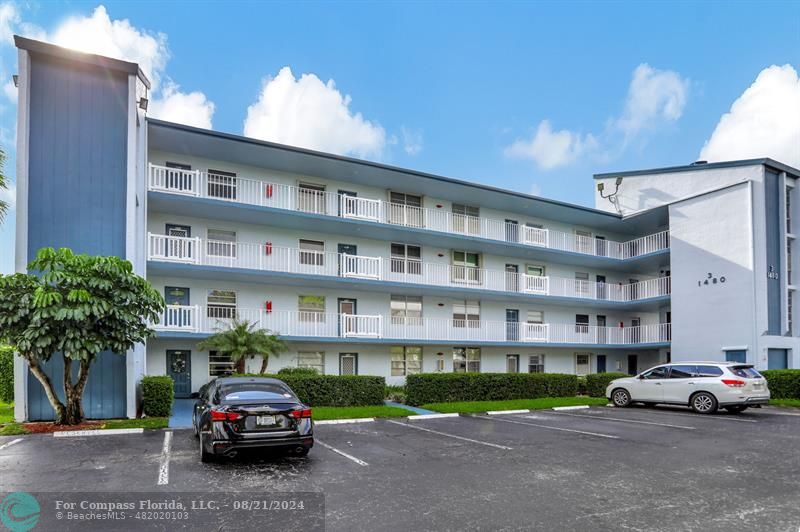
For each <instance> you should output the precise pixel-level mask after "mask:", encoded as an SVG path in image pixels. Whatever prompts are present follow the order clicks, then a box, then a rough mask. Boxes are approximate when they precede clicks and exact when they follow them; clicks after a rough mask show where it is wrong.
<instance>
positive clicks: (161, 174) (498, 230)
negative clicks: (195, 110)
mask: <svg viewBox="0 0 800 532" xmlns="http://www.w3.org/2000/svg"><path fill="white" fill-rule="evenodd" d="M148 179H149V189H150V190H152V191H157V192H168V193H171V194H182V195H189V196H198V197H204V198H213V199H217V200H222V201H230V202H235V203H246V204H249V205H259V206H262V207H272V208H275V209H285V210H293V211H301V212H308V213H313V214H322V215H326V216H335V217H340V218H355V219H360V220H367V221H371V222H376V223H381V224H392V225H402V226H406V227H414V228H422V229H428V230H431V231H439V232H443V233H449V234H459V235H469V236H476V237H481V238H486V239H490V240H500V241H503V242H511V243H516V244H523V245H526V246H533V247H542V248H548V249H555V250H560V251H568V252H573V253H581V254H585V255H592V256H598V257H609V258H613V259H630V258H633V257H638V256H641V255H647V254H649V253H654V252H657V251H662V250H665V249H668V248H669V232H668V231H662V232H660V233H656V234H653V235H648V236H645V237H641V238H636V239H634V240H629V241H627V242H614V241H612V240H605V239H600V238H594V237H589V236H581V235H578V234H572V233H565V232H561V231H555V230H550V229H546V228H538V227H529V226H526V225H522V226H520V225H519V224H516V223H508V222H506V221H504V220H494V219H490V218H483V217H475V216H467V215H463V214H457V213H453V212H448V211H445V210H442V209H427V208H423V207H414V206H409V205H401V204H398V203H391V202H387V201H383V200H378V199H370V198H360V197H356V196H351V195H347V194H337V193H333V192H326V191H324V190H317V189H316V188H314V187H310V186H302V185H301V186H293V185H283V184H279V183H269V182H267V181H263V180H260V179H250V178H245V177H238V176H235V177H234V176H229V175H221V174H216V173H213V172H203V171H200V170H180V169H175V168H166V167H163V166H157V165H154V164H151V165H149V178H148Z"/></svg>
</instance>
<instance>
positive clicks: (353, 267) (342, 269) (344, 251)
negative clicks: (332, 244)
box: [338, 244, 358, 275]
mask: <svg viewBox="0 0 800 532" xmlns="http://www.w3.org/2000/svg"><path fill="white" fill-rule="evenodd" d="M338 251H339V275H345V274H348V273H350V274H353V273H356V274H357V273H358V266H357V264H356V262H355V259H350V260H349V261H348V260H347V259H345V258H344V257H342V255H358V247H357V246H356V245H355V244H339V247H338Z"/></svg>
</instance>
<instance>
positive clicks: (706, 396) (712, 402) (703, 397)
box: [689, 392, 717, 414]
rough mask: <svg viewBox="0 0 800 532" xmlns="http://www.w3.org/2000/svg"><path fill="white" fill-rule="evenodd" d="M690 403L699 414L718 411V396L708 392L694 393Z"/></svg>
mask: <svg viewBox="0 0 800 532" xmlns="http://www.w3.org/2000/svg"><path fill="white" fill-rule="evenodd" d="M689 404H690V406H691V407H692V410H694V411H695V412H697V413H698V414H713V413H714V412H716V411H717V398H716V397H714V396H713V395H711V394H710V393H708V392H698V393H696V394H694V395H693V396H692V398H691V399H690V400H689Z"/></svg>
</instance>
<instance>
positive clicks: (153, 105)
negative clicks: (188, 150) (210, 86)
mask: <svg viewBox="0 0 800 532" xmlns="http://www.w3.org/2000/svg"><path fill="white" fill-rule="evenodd" d="M179 89H180V87H179V86H178V85H176V84H175V83H172V82H168V83H166V84H165V85H164V89H163V90H162V91H161V95H160V96H159V98H157V99H154V100H153V101H151V102H150V106H149V110H150V116H152V117H154V118H159V119H161V120H168V121H170V122H180V123H181V124H187V125H190V126H194V127H202V128H205V129H211V118H212V117H213V116H214V103H213V102H211V101H209V100H208V98H206V95H205V94H203V93H202V92H197V91H195V92H190V93H185V92H181V91H180V90H179Z"/></svg>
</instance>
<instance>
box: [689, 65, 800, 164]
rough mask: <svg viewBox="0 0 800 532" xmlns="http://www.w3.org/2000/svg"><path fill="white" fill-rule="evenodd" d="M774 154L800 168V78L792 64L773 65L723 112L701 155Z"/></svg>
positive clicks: (746, 156) (726, 157)
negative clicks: (727, 110) (726, 111)
mask: <svg viewBox="0 0 800 532" xmlns="http://www.w3.org/2000/svg"><path fill="white" fill-rule="evenodd" d="M758 157H771V158H773V159H776V160H778V161H781V162H783V163H786V164H789V165H792V166H794V167H796V168H800V79H798V75H797V71H796V70H795V69H794V68H793V67H792V66H791V65H783V66H777V65H772V66H770V67H769V68H765V69H764V70H762V71H761V73H759V75H758V77H757V78H756V80H755V81H754V82H753V84H752V85H750V87H748V88H747V90H745V91H744V92H743V93H742V95H741V96H739V98H737V99H736V101H735V102H733V105H731V109H730V111H729V112H728V113H725V114H724V115H722V118H720V120H719V123H718V124H717V127H716V128H715V129H714V132H713V133H712V134H711V138H709V139H708V140H707V141H706V143H705V145H704V146H703V149H702V150H701V152H700V158H701V159H704V160H707V161H725V160H732V159H749V158H758Z"/></svg>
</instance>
